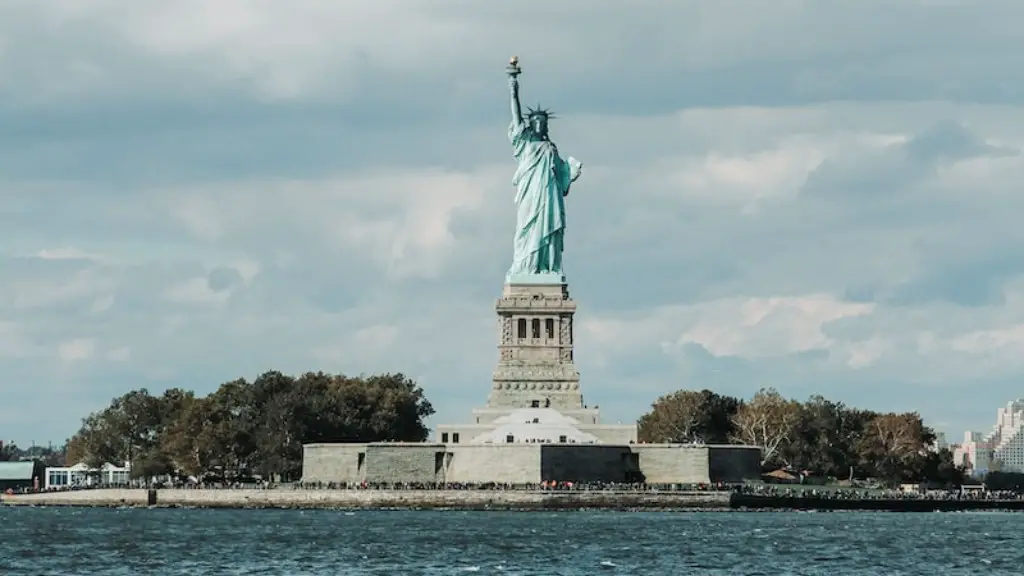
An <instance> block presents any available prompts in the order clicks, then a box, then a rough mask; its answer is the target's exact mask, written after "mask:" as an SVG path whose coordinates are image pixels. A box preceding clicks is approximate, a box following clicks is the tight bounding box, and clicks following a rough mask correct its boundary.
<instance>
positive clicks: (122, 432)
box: [68, 371, 434, 479]
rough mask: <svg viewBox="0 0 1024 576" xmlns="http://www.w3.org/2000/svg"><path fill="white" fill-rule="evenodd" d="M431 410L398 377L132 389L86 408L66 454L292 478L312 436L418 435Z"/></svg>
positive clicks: (145, 470) (422, 435)
mask: <svg viewBox="0 0 1024 576" xmlns="http://www.w3.org/2000/svg"><path fill="white" fill-rule="evenodd" d="M433 413H434V409H433V407H432V406H431V404H430V402H429V401H427V399H426V397H425V396H424V394H423V390H422V389H421V388H420V387H419V386H417V385H416V383H415V382H413V381H412V380H410V379H409V378H407V377H405V376H404V375H402V374H383V375H375V376H366V377H357V378H354V377H347V376H343V375H332V374H325V373H322V372H316V373H313V372H310V373H306V374H303V375H301V376H299V377H292V376H288V375H285V374H282V373H280V372H274V371H272V372H266V373H264V374H261V375H260V376H259V377H257V378H256V379H255V380H254V381H252V382H248V381H246V380H244V379H239V380H233V381H230V382H226V383H224V384H222V385H221V386H220V387H219V388H218V389H217V390H216V391H215V392H213V393H212V394H210V395H208V396H205V397H197V396H196V395H195V394H193V393H192V392H189V391H185V390H180V389H171V390H167V391H166V392H164V393H163V394H162V395H159V396H153V395H151V394H150V393H149V392H148V391H147V390H145V389H140V390H134V391H132V392H129V393H127V394H125V395H123V396H121V397H119V398H115V399H114V400H113V401H112V402H111V404H110V406H108V407H107V408H105V409H103V410H101V411H99V412H96V413H94V414H90V415H89V416H88V417H87V418H85V419H84V420H83V423H82V428H81V429H80V430H79V432H78V433H77V434H76V435H75V437H74V438H72V439H71V440H70V441H69V443H68V444H69V451H73V453H74V455H75V456H76V457H78V458H81V459H82V460H83V461H85V462H87V463H88V464H90V465H92V466H100V465H102V464H103V463H105V462H112V463H121V462H131V463H132V469H133V473H134V475H136V476H145V477H148V476H153V475H158V474H165V473H172V474H173V473H179V474H184V475H189V476H197V477H198V476H204V475H208V474H215V475H218V476H223V477H227V478H235V477H241V476H249V475H254V474H259V475H262V476H263V477H282V478H285V479H293V478H297V477H298V476H299V475H300V474H301V469H302V445H303V444H307V443H312V442H372V441H383V440H395V441H422V440H425V439H426V438H427V436H428V434H429V430H428V429H427V427H426V426H425V424H424V419H426V418H427V417H428V416H430V415H431V414H433Z"/></svg>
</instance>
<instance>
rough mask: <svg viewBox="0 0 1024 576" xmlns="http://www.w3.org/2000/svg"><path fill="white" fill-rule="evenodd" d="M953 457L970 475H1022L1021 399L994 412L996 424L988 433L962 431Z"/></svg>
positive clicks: (1023, 403)
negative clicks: (1016, 473) (961, 436)
mask: <svg viewBox="0 0 1024 576" xmlns="http://www.w3.org/2000/svg"><path fill="white" fill-rule="evenodd" d="M953 458H954V461H955V462H956V463H957V464H963V465H966V466H967V467H968V468H969V469H970V472H971V474H972V475H973V476H981V475H983V474H985V473H986V472H989V471H993V470H997V469H998V470H1000V471H1002V472H1024V399H1017V400H1014V401H1012V402H1007V403H1006V406H1005V407H1003V408H999V409H998V410H996V424H995V426H993V427H992V430H991V431H990V432H989V433H987V434H982V433H981V432H970V431H968V432H965V433H964V441H963V443H961V444H960V445H959V446H957V447H956V449H955V450H954V451H953Z"/></svg>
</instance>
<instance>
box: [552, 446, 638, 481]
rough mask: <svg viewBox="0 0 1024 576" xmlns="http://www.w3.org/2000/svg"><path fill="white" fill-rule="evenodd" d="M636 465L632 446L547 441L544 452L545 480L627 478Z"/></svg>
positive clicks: (629, 477)
mask: <svg viewBox="0 0 1024 576" xmlns="http://www.w3.org/2000/svg"><path fill="white" fill-rule="evenodd" d="M633 469H635V467H634V466H633V465H632V452H631V451H630V449H629V446H608V445H592V444H591V445H587V444H546V445H542V447H541V452H540V476H541V479H542V480H545V481H547V480H554V481H556V482H627V481H629V480H630V479H631V476H629V475H628V472H629V471H630V470H633Z"/></svg>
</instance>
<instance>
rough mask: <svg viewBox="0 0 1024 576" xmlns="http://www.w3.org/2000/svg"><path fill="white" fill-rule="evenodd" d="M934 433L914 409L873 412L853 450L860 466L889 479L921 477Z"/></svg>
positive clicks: (915, 478)
mask: <svg viewBox="0 0 1024 576" xmlns="http://www.w3.org/2000/svg"><path fill="white" fill-rule="evenodd" d="M934 441H935V433H934V432H933V431H932V430H931V429H930V428H928V427H927V426H925V425H924V423H923V422H922V421H921V416H920V415H918V414H917V413H916V412H907V413H902V414H897V413H888V414H879V415H878V416H875V417H874V418H873V419H872V420H871V421H870V422H868V425H867V426H866V427H865V430H864V435H863V437H861V438H860V440H859V441H858V443H857V446H856V450H857V453H858V456H859V458H860V466H862V467H864V468H865V469H866V470H869V471H871V472H873V473H874V475H875V476H877V477H878V478H880V479H883V480H886V481H888V482H890V483H897V482H902V481H913V480H918V479H920V478H921V474H922V473H923V472H924V465H925V458H926V456H927V455H928V453H929V447H930V446H931V444H932V443H933V442H934Z"/></svg>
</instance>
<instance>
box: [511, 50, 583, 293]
mask: <svg viewBox="0 0 1024 576" xmlns="http://www.w3.org/2000/svg"><path fill="white" fill-rule="evenodd" d="M506 72H507V73H508V77H509V88H510V89H511V91H512V123H511V125H510V126H509V129H508V139H509V141H511V143H512V152H513V155H514V156H515V159H516V162H517V163H518V166H517V167H516V173H515V176H513V177H512V184H513V185H514V186H515V187H516V199H515V202H516V207H517V214H516V235H515V242H514V248H515V252H514V255H513V257H512V267H511V268H510V269H509V271H508V276H507V278H506V280H507V281H508V282H509V283H510V284H513V283H514V284H531V283H534V284H536V283H543V284H548V283H561V282H564V281H565V277H564V275H563V273H562V248H563V242H564V237H565V196H567V195H568V194H569V187H570V186H571V185H572V183H573V182H575V181H576V179H577V178H579V177H580V173H581V170H582V168H583V165H582V164H580V163H579V162H578V161H577V160H576V159H575V158H572V157H569V158H568V159H563V158H562V157H561V156H559V155H558V147H556V146H555V143H554V142H552V141H551V140H550V139H549V138H548V121H549V120H551V119H552V118H554V116H553V115H552V114H551V112H550V111H548V110H545V109H543V108H541V107H540V106H538V107H537V108H536V109H533V108H530V109H528V110H527V113H526V115H525V117H524V115H523V110H522V107H521V106H520V103H519V78H518V76H519V74H520V73H521V72H522V71H521V70H520V68H519V61H518V58H515V57H513V58H512V60H511V61H510V62H509V66H508V68H507V69H506Z"/></svg>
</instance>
